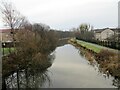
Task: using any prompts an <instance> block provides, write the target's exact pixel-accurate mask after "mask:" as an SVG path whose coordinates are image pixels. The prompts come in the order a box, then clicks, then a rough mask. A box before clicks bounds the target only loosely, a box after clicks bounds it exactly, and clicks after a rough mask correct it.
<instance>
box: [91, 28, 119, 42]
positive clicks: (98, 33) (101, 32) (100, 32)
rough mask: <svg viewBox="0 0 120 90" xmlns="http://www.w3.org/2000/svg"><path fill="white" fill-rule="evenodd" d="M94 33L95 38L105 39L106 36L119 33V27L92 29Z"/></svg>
mask: <svg viewBox="0 0 120 90" xmlns="http://www.w3.org/2000/svg"><path fill="white" fill-rule="evenodd" d="M93 31H94V33H95V39H96V40H106V39H107V38H110V37H112V36H113V35H117V36H119V35H120V29H118V28H114V29H112V28H111V29H110V28H104V29H95V30H93Z"/></svg>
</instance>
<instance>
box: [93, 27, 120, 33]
mask: <svg viewBox="0 0 120 90" xmlns="http://www.w3.org/2000/svg"><path fill="white" fill-rule="evenodd" d="M106 29H110V30H112V31H117V32H120V28H104V29H94V30H93V31H94V32H96V33H101V32H102V31H104V30H106Z"/></svg>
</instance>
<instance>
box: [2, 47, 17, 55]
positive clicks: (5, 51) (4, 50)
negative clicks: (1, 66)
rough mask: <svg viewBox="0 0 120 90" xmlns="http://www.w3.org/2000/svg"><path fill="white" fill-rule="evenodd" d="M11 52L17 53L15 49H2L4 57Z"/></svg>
mask: <svg viewBox="0 0 120 90" xmlns="http://www.w3.org/2000/svg"><path fill="white" fill-rule="evenodd" d="M10 51H11V52H14V51H15V48H1V52H2V54H3V52H4V55H7V54H9V53H10Z"/></svg>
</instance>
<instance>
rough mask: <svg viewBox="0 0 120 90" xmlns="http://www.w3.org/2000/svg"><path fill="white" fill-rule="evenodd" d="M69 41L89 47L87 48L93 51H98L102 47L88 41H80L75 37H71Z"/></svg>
mask: <svg viewBox="0 0 120 90" xmlns="http://www.w3.org/2000/svg"><path fill="white" fill-rule="evenodd" d="M70 41H72V42H74V43H76V44H78V45H80V46H82V47H84V48H86V49H89V50H92V51H94V52H95V53H99V52H100V51H101V50H102V47H99V46H97V45H94V44H92V43H88V42H85V41H81V40H77V39H71V40H70Z"/></svg>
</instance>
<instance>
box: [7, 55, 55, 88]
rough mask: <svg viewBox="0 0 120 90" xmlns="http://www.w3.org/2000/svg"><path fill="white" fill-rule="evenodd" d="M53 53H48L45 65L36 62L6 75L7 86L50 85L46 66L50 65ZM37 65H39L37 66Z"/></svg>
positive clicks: (36, 86)
mask: <svg viewBox="0 0 120 90" xmlns="http://www.w3.org/2000/svg"><path fill="white" fill-rule="evenodd" d="M54 58H55V55H54V54H52V55H49V56H48V57H47V60H46V61H47V62H45V63H44V65H46V66H45V67H41V65H40V64H39V63H38V65H37V63H36V66H37V67H35V66H34V67H33V66H32V67H31V68H27V69H24V70H19V71H18V72H15V73H14V74H11V75H10V76H9V77H6V79H5V83H6V87H7V88H41V87H50V85H51V80H50V78H49V76H48V71H47V68H48V67H50V66H51V65H52V62H53V60H54ZM38 66H39V67H38Z"/></svg>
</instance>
